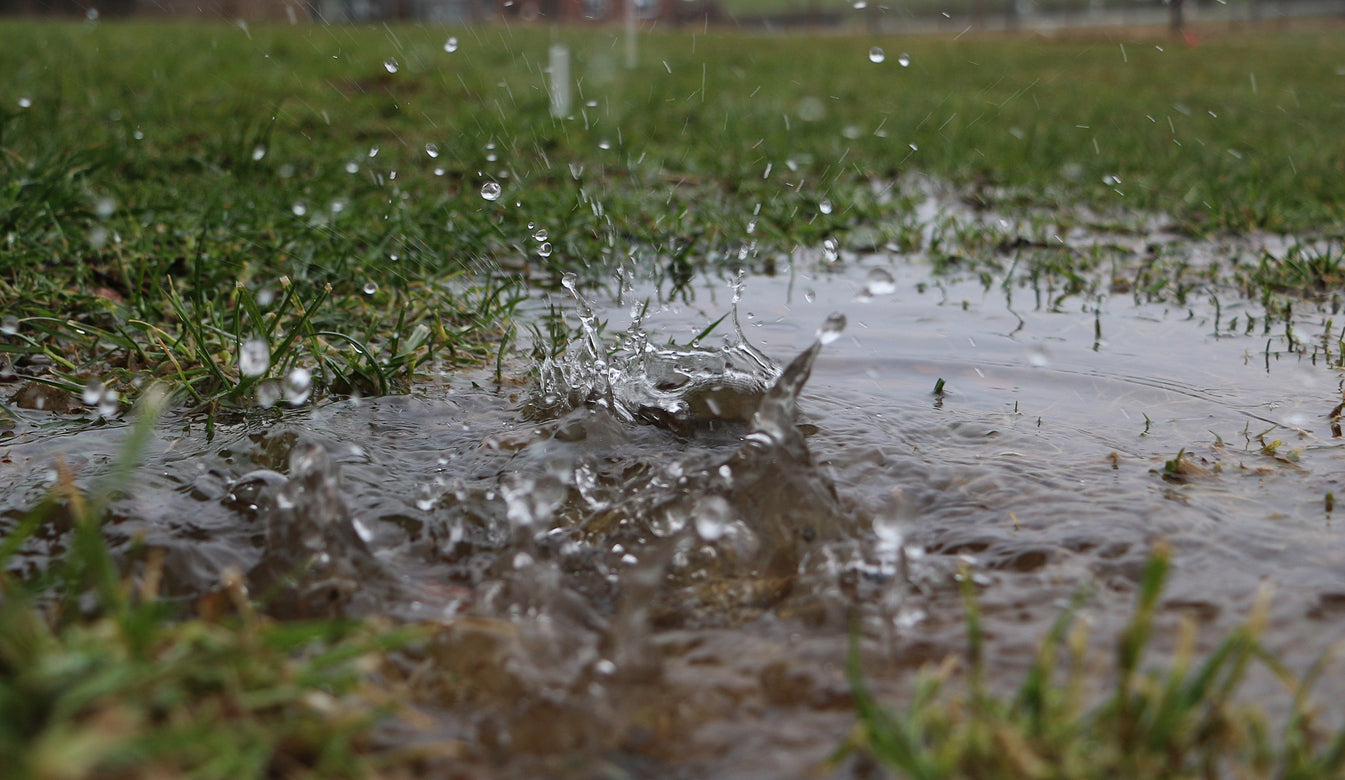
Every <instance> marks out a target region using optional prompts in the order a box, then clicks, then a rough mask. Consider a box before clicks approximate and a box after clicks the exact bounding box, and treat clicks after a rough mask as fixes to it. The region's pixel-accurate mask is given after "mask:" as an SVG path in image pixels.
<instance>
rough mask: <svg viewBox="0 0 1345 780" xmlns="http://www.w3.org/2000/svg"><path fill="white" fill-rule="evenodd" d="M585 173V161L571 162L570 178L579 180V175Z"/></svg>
mask: <svg viewBox="0 0 1345 780" xmlns="http://www.w3.org/2000/svg"><path fill="white" fill-rule="evenodd" d="M583 175H584V164H583V163H570V178H571V179H574V180H575V181H579V177H580V176H583Z"/></svg>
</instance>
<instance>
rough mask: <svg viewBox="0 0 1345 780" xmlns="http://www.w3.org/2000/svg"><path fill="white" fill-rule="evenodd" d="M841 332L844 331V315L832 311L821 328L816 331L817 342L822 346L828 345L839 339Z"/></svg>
mask: <svg viewBox="0 0 1345 780" xmlns="http://www.w3.org/2000/svg"><path fill="white" fill-rule="evenodd" d="M843 330H845V315H844V314H841V313H840V312H838V311H834V312H832V313H831V314H829V315H827V319H826V321H825V322H823V323H822V327H820V328H818V329H817V340H818V341H820V342H822V343H823V344H830V343H831V342H833V341H835V340H836V339H838V338H840V337H841V331H843Z"/></svg>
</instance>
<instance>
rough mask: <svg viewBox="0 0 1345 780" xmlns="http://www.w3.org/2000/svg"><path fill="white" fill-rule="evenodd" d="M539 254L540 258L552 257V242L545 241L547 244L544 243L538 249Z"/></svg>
mask: <svg viewBox="0 0 1345 780" xmlns="http://www.w3.org/2000/svg"><path fill="white" fill-rule="evenodd" d="M537 254H538V256H540V257H550V256H551V242H550V241H545V242H543V243H542V245H541V246H539V247H537Z"/></svg>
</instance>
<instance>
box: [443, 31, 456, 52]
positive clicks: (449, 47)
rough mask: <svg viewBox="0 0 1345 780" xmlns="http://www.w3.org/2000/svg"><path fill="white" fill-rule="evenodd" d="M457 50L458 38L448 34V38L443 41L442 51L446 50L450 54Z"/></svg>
mask: <svg viewBox="0 0 1345 780" xmlns="http://www.w3.org/2000/svg"><path fill="white" fill-rule="evenodd" d="M457 50H458V39H457V38H456V37H454V36H451V35H450V36H449V37H448V40H446V41H444V51H446V52H448V53H449V54H452V53H453V52H455V51H457Z"/></svg>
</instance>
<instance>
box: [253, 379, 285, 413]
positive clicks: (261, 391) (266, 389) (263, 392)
mask: <svg viewBox="0 0 1345 780" xmlns="http://www.w3.org/2000/svg"><path fill="white" fill-rule="evenodd" d="M280 396H281V388H280V382H278V381H276V380H274V379H268V380H266V381H265V382H262V383H261V384H259V385H257V405H258V406H260V407H261V408H263V409H270V408H271V407H273V406H275V405H276V402H277V401H279V400H280Z"/></svg>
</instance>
